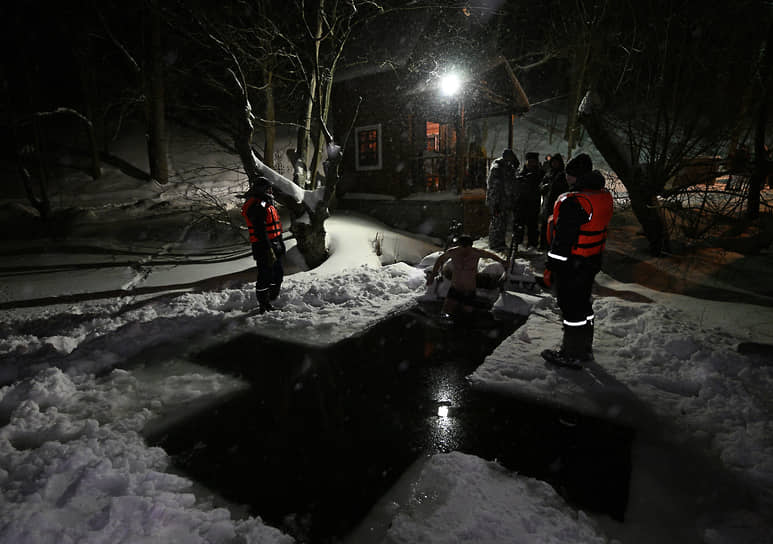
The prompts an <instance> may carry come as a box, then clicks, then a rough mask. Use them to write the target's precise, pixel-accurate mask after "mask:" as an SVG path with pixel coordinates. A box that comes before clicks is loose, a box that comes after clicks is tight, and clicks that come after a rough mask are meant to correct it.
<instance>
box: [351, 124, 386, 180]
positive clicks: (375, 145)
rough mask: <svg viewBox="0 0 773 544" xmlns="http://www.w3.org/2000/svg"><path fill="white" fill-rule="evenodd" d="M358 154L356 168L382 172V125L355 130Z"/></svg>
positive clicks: (355, 159)
mask: <svg viewBox="0 0 773 544" xmlns="http://www.w3.org/2000/svg"><path fill="white" fill-rule="evenodd" d="M355 137H356V138H357V152H356V153H355V155H354V166H355V169H357V170H381V125H368V126H365V127H358V128H356V129H355Z"/></svg>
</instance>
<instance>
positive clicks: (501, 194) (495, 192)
mask: <svg viewBox="0 0 773 544" xmlns="http://www.w3.org/2000/svg"><path fill="white" fill-rule="evenodd" d="M517 168H518V163H517V162H515V163H513V162H510V161H507V160H505V159H503V158H501V157H500V158H498V159H496V160H495V161H494V163H493V164H492V165H491V170H490V171H489V175H488V180H487V181H486V206H488V208H489V210H491V212H492V213H497V212H499V211H502V210H509V209H511V206H512V202H513V196H514V191H515V177H516V173H517Z"/></svg>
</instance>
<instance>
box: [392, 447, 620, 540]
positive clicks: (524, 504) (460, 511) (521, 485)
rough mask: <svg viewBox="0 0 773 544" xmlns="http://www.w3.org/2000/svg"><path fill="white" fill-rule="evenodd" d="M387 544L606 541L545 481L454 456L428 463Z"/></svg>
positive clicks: (495, 464)
mask: <svg viewBox="0 0 773 544" xmlns="http://www.w3.org/2000/svg"><path fill="white" fill-rule="evenodd" d="M385 542H389V543H394V544H398V543H404V544H413V543H415V542H425V543H427V544H435V543H436V544H442V543H447V542H456V543H466V542H469V543H470V544H473V543H474V544H500V543H504V542H507V543H511V544H526V543H535V544H536V543H541V544H542V543H555V544H570V543H577V544H580V543H583V544H590V543H594V542H596V543H599V544H601V543H604V542H607V539H606V538H605V536H604V535H603V533H602V532H600V531H599V529H598V528H597V526H596V524H595V523H594V522H593V521H592V520H591V519H590V518H589V517H588V516H586V515H585V514H583V513H582V512H579V513H575V512H572V511H571V510H567V508H566V504H565V503H564V500H563V499H562V498H561V497H560V496H559V495H558V494H557V493H556V492H555V490H554V489H553V488H552V487H550V485H548V484H546V483H545V482H541V481H539V480H535V479H533V478H524V477H518V476H515V475H513V474H512V473H509V472H507V471H506V470H505V469H503V468H502V467H501V466H500V465H498V464H497V463H493V462H488V461H484V460H483V459H480V458H479V457H475V456H472V455H466V454H463V453H459V452H452V453H449V454H441V455H435V456H433V457H431V458H430V459H429V460H428V461H427V463H426V464H425V465H424V467H423V469H422V471H421V475H420V477H419V478H418V481H417V482H416V483H415V484H414V488H413V492H412V496H411V498H410V501H409V502H408V504H407V505H405V506H404V507H402V508H401V509H400V511H399V513H398V514H397V515H396V516H395V518H394V520H393V521H392V525H391V527H390V528H389V531H388V532H387V537H386V539H385Z"/></svg>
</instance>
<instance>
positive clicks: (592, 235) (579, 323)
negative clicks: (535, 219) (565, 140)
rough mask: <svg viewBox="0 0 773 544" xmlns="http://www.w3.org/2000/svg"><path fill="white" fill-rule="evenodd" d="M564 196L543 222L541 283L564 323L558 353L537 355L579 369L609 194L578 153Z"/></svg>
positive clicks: (587, 352) (586, 353)
mask: <svg viewBox="0 0 773 544" xmlns="http://www.w3.org/2000/svg"><path fill="white" fill-rule="evenodd" d="M566 181H567V182H568V184H569V192H566V193H564V194H562V195H561V196H559V197H558V200H556V203H555V206H554V207H553V215H552V216H551V217H550V219H549V220H548V239H549V243H550V249H549V250H548V254H547V263H546V265H545V268H546V269H545V273H544V283H545V285H546V286H548V287H551V285H552V286H554V288H555V293H556V298H557V299H558V307H559V309H560V310H561V317H562V319H563V339H562V342H561V347H560V349H546V350H544V351H543V352H542V357H544V358H545V360H546V361H548V362H550V363H554V364H559V365H563V366H568V367H571V368H582V365H583V363H587V362H589V361H592V360H593V320H594V315H593V305H592V301H591V289H592V287H593V281H594V279H595V278H596V274H598V272H599V271H600V270H601V259H602V254H603V252H604V246H605V243H606V239H607V226H608V225H609V221H610V219H611V218H612V208H613V201H612V194H611V193H610V192H609V191H608V190H607V189H605V188H604V183H605V180H604V176H603V174H601V172H599V171H598V170H593V163H592V161H591V158H590V157H589V156H588V155H587V154H585V153H581V154H579V155H577V156H576V157H574V158H573V159H572V160H570V161H569V162H568V163H567V165H566Z"/></svg>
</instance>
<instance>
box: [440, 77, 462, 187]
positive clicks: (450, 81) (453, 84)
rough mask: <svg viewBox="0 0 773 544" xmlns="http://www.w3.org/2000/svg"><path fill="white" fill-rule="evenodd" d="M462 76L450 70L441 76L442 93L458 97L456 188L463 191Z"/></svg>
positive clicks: (456, 117) (450, 96)
mask: <svg viewBox="0 0 773 544" xmlns="http://www.w3.org/2000/svg"><path fill="white" fill-rule="evenodd" d="M462 83H463V82H462V78H461V77H460V76H459V74H457V73H455V72H448V73H447V74H445V75H444V76H443V77H441V78H440V82H439V88H440V93H441V94H442V95H443V96H445V97H448V98H453V97H457V112H456V116H455V119H454V121H455V123H454V124H455V127H454V128H455V129H456V190H457V192H459V193H460V192H461V191H462V185H463V184H464V165H465V155H466V153H465V148H466V146H465V143H464V142H465V134H464V101H463V97H462V92H461V91H462Z"/></svg>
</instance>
